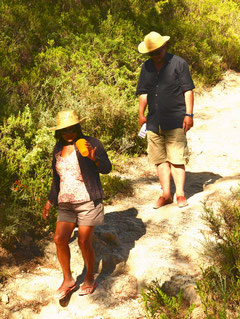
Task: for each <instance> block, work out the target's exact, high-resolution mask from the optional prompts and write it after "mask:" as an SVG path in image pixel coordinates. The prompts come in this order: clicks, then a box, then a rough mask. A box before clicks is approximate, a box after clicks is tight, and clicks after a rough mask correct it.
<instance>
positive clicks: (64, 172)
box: [42, 110, 112, 300]
mask: <svg viewBox="0 0 240 319" xmlns="http://www.w3.org/2000/svg"><path fill="white" fill-rule="evenodd" d="M51 130H55V138H56V140H57V143H56V145H55V148H54V151H53V161H52V170H53V180H52V186H51V191H50V194H49V197H48V201H47V202H46V204H45V206H44V208H43V212H42V214H43V218H44V219H46V218H47V216H48V214H49V210H50V208H51V206H52V205H55V206H58V218H57V225H56V231H55V235H54V241H55V244H56V247H57V256H58V260H59V262H60V265H61V268H62V272H63V282H62V285H61V286H60V287H59V288H58V290H57V298H58V299H59V300H60V299H63V298H64V297H65V296H66V295H67V294H68V293H69V292H70V291H72V290H73V289H75V287H76V282H75V280H74V279H73V277H72V274H71V268H70V249H69V245H68V242H69V239H70V237H71V234H72V232H73V230H74V228H75V227H76V225H78V244H79V247H80V249H81V252H82V256H83V259H84V264H85V266H86V268H87V273H86V276H85V278H84V282H83V284H82V285H81V287H80V293H79V294H80V295H85V294H91V293H92V292H93V291H94V290H95V288H96V286H97V283H96V282H95V281H94V261H95V255H94V250H93V247H92V237H93V232H94V226H96V225H102V224H103V221H104V208H103V204H102V199H103V198H104V193H103V189H102V185H101V182H100V178H99V173H102V174H108V173H109V172H110V171H111V168H112V165H111V163H110V161H109V159H108V156H107V153H106V152H105V150H104V148H103V146H102V144H101V142H100V141H99V140H98V139H96V138H94V137H90V136H84V135H83V133H82V130H81V126H80V124H79V119H78V117H77V115H76V113H75V112H74V111H72V110H66V111H61V112H59V113H58V115H57V126H56V127H54V128H52V129H51ZM79 138H84V139H85V140H86V142H85V146H86V147H87V149H88V151H89V155H88V156H87V157H83V156H82V155H81V154H80V152H79V150H78V148H77V147H76V141H77V140H78V139H79Z"/></svg>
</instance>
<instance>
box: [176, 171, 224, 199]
mask: <svg viewBox="0 0 240 319" xmlns="http://www.w3.org/2000/svg"><path fill="white" fill-rule="evenodd" d="M220 178H222V176H221V175H219V174H214V173H212V172H197V173H192V172H186V180H185V196H186V197H187V198H189V197H191V196H193V195H195V194H197V193H200V192H202V191H203V190H204V188H205V187H206V186H208V185H210V184H214V183H215V182H216V181H217V180H218V179H220ZM171 193H173V194H174V193H175V186H174V183H173V181H172V182H171Z"/></svg>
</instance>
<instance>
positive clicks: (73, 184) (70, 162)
mask: <svg viewBox="0 0 240 319" xmlns="http://www.w3.org/2000/svg"><path fill="white" fill-rule="evenodd" d="M56 170H57V173H58V175H59V176H60V192H59V194H58V203H69V202H70V203H83V202H87V201H90V196H89V193H88V191H87V189H86V186H85V184H84V182H83V178H82V174H81V171H80V167H79V164H78V160H77V155H76V150H74V151H73V152H72V153H71V154H70V155H69V156H68V157H61V152H59V153H57V154H56Z"/></svg>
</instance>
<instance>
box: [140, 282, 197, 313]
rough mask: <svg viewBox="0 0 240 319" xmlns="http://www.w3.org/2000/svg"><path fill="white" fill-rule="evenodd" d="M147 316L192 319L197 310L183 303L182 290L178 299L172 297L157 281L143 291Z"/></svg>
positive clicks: (193, 306)
mask: <svg viewBox="0 0 240 319" xmlns="http://www.w3.org/2000/svg"><path fill="white" fill-rule="evenodd" d="M141 294H142V298H143V302H144V306H145V310H146V313H147V316H148V317H150V318H156V319H188V318H189V319H190V318H191V313H192V311H193V309H194V308H195V305H194V304H192V305H190V306H187V305H186V303H184V301H183V295H182V290H180V292H179V294H178V296H177V297H174V296H173V297H170V296H168V295H167V294H166V293H164V292H163V290H162V288H161V286H160V284H159V282H158V281H157V280H154V281H152V283H151V284H150V285H147V286H146V288H145V289H142V290H141Z"/></svg>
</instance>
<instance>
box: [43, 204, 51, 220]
mask: <svg viewBox="0 0 240 319" xmlns="http://www.w3.org/2000/svg"><path fill="white" fill-rule="evenodd" d="M51 206H52V203H51V202H50V201H49V200H48V201H47V202H46V204H45V205H44V207H43V211H42V217H43V219H47V216H48V215H49V211H50V208H51Z"/></svg>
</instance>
